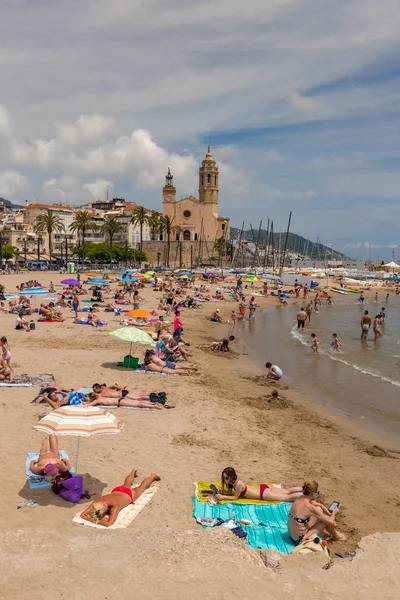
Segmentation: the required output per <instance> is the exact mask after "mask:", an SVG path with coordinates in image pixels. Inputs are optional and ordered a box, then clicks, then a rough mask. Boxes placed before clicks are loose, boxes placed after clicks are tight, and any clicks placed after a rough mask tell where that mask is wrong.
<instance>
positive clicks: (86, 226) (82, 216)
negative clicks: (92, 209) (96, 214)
mask: <svg viewBox="0 0 400 600" xmlns="http://www.w3.org/2000/svg"><path fill="white" fill-rule="evenodd" d="M69 228H70V230H71V231H73V232H74V233H77V234H78V235H79V234H81V236H82V256H81V261H82V262H83V260H84V258H85V235H86V232H87V231H89V230H92V231H93V230H95V229H97V225H96V223H95V222H94V221H92V217H91V216H90V213H89V211H88V210H78V211H77V212H76V213H75V217H74V220H73V221H72V223H71V225H70V227H69Z"/></svg>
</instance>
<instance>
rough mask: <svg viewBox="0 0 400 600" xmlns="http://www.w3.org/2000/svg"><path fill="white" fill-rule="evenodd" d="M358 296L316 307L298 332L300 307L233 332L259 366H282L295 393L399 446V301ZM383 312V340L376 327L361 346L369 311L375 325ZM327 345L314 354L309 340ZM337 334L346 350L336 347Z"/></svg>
mask: <svg viewBox="0 0 400 600" xmlns="http://www.w3.org/2000/svg"><path fill="white" fill-rule="evenodd" d="M385 295H386V294H383V293H381V294H380V298H379V299H378V302H377V303H376V302H375V300H374V299H373V298H367V299H366V300H365V301H364V304H363V305H362V304H361V303H360V302H359V301H358V296H357V295H352V294H348V295H347V296H344V295H343V296H342V295H339V294H337V295H335V294H332V302H333V304H332V306H328V305H326V304H325V300H324V299H322V305H321V306H320V307H318V313H314V312H313V314H312V317H311V323H307V324H306V327H305V329H304V330H300V331H299V330H298V329H297V321H296V315H297V312H298V311H299V308H300V306H301V304H300V303H299V304H297V303H296V304H295V303H293V304H292V305H289V306H276V307H273V308H269V309H265V310H258V311H257V312H256V318H255V321H254V322H249V321H248V319H247V318H245V319H243V320H238V321H237V324H236V326H235V332H234V333H235V335H236V338H237V347H238V350H239V351H240V352H244V353H246V354H247V355H248V356H249V358H251V359H252V360H253V361H254V362H256V363H257V364H258V365H260V366H261V367H264V366H265V363H266V362H267V361H269V362H271V363H272V364H276V365H279V366H280V367H281V369H282V370H283V373H284V376H285V380H286V382H287V385H289V387H291V388H293V389H295V390H297V391H299V392H301V393H302V394H305V395H306V396H307V397H308V398H309V399H311V400H314V401H316V402H318V403H320V404H321V405H323V406H325V407H327V408H328V409H330V410H331V411H333V412H336V413H337V414H340V415H341V416H342V417H343V416H344V417H345V418H346V419H349V420H350V421H353V422H355V423H357V424H358V425H361V426H362V427H364V428H366V429H369V430H371V431H374V432H375V433H378V434H380V435H382V436H385V438H389V439H390V440H393V441H394V442H395V443H396V444H399V445H400V344H399V343H398V341H399V338H400V296H397V297H396V296H395V295H394V294H391V295H390V299H389V301H388V302H387V303H386V301H385ZM382 307H385V312H386V318H385V322H384V324H383V325H381V331H382V334H383V335H382V337H381V338H380V339H379V340H378V341H377V342H374V341H373V340H374V334H373V331H372V328H371V330H370V332H369V335H368V338H367V341H366V342H365V343H362V342H361V341H360V337H361V326H360V319H361V315H362V313H363V311H364V310H368V311H369V314H370V316H371V317H372V319H373V318H374V317H375V315H377V314H378V313H379V312H380V309H381V308H382ZM312 333H315V334H316V335H317V337H318V338H319V339H320V341H321V346H320V354H319V355H315V354H314V353H313V352H312V350H311V334H312ZM332 333H337V335H338V338H339V340H340V342H341V344H342V347H341V352H340V353H338V352H336V351H335V350H334V348H332V346H331V342H332V340H333V338H332Z"/></svg>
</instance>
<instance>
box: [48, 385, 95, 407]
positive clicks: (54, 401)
mask: <svg viewBox="0 0 400 600" xmlns="http://www.w3.org/2000/svg"><path fill="white" fill-rule="evenodd" d="M49 389H50V390H51V391H48V392H44V393H43V394H42V395H41V396H39V398H38V399H37V401H38V402H41V401H42V400H46V402H47V404H49V405H50V406H51V408H61V406H67V405H70V406H75V405H79V404H82V400H83V399H84V398H85V394H83V393H82V392H66V391H65V390H60V389H54V388H49Z"/></svg>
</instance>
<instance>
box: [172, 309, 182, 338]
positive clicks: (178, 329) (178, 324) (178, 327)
mask: <svg viewBox="0 0 400 600" xmlns="http://www.w3.org/2000/svg"><path fill="white" fill-rule="evenodd" d="M182 333H183V328H182V319H181V313H180V311H179V310H177V311H176V312H175V318H174V334H176V343H177V344H179V343H180V341H181V337H182Z"/></svg>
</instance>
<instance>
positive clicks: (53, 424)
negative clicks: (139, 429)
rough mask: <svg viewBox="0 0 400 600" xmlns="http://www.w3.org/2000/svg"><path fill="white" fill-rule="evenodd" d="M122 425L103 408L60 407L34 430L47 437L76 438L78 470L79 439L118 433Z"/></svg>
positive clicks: (42, 420) (37, 424)
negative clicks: (45, 434)
mask: <svg viewBox="0 0 400 600" xmlns="http://www.w3.org/2000/svg"><path fill="white" fill-rule="evenodd" d="M122 427H123V423H122V422H121V421H120V420H119V419H117V417H115V416H114V415H112V414H111V413H110V412H108V410H106V409H104V408H97V407H96V406H62V407H61V408H57V409H56V410H53V411H52V412H51V413H49V414H48V415H46V416H45V417H43V419H41V420H40V421H39V422H38V423H36V425H35V426H34V429H37V430H38V431H44V432H45V433H47V434H48V435H50V434H51V433H55V434H56V435H75V436H77V437H78V444H77V449H76V466H75V471H77V469H78V457H79V439H80V437H90V436H92V435H100V434H105V433H120V431H121V429H122Z"/></svg>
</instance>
